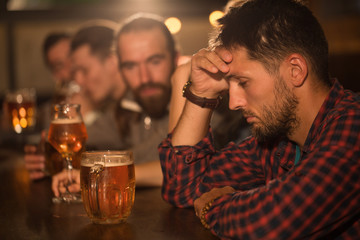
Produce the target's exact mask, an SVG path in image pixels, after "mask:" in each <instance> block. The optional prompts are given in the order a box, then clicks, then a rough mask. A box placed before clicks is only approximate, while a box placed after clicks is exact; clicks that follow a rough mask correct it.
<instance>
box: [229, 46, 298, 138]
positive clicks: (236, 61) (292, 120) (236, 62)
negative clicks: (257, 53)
mask: <svg viewBox="0 0 360 240" xmlns="http://www.w3.org/2000/svg"><path fill="white" fill-rule="evenodd" d="M231 52H232V54H233V61H232V62H231V63H230V64H229V66H230V72H229V73H228V74H227V79H228V80H229V95H230V99H229V107H230V108H231V109H233V110H241V111H242V112H243V115H244V117H245V118H246V120H247V122H248V123H249V124H250V125H251V130H252V133H253V135H254V136H255V137H256V138H257V139H258V140H259V141H260V142H265V141H270V140H272V139H276V138H278V137H281V136H288V137H289V136H290V135H291V134H292V132H293V131H294V129H295V128H296V127H297V126H298V124H299V121H298V118H297V116H296V110H297V105H298V100H297V98H296V96H295V95H294V94H293V92H292V91H291V90H290V88H289V87H288V86H287V84H286V80H285V79H284V78H283V77H282V70H281V67H280V71H279V74H277V75H278V76H273V75H270V74H269V73H268V72H267V71H266V70H265V68H264V67H263V65H262V64H261V63H260V62H258V61H254V60H250V59H249V58H248V56H247V52H246V50H245V49H244V48H242V47H237V48H235V49H232V50H231Z"/></svg>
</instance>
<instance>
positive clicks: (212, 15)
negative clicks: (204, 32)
mask: <svg viewBox="0 0 360 240" xmlns="http://www.w3.org/2000/svg"><path fill="white" fill-rule="evenodd" d="M222 16H224V13H223V12H222V11H218V10H217V11H213V12H212V13H210V15H209V22H210V24H211V25H212V26H214V27H217V26H218V23H217V20H218V19H219V18H221V17H222Z"/></svg>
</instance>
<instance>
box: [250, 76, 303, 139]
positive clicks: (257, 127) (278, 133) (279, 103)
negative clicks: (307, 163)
mask: <svg viewBox="0 0 360 240" xmlns="http://www.w3.org/2000/svg"><path fill="white" fill-rule="evenodd" d="M274 95H275V101H274V103H273V104H272V105H264V106H263V108H262V115H261V119H260V118H258V119H259V120H260V122H259V123H255V124H252V126H251V132H252V134H253V136H254V137H255V138H256V139H257V140H258V141H259V142H260V143H265V142H271V141H274V140H277V139H279V138H283V137H286V136H290V135H291V134H292V133H293V131H294V130H295V129H296V127H298V125H299V120H298V118H297V116H296V109H297V106H298V104H299V101H298V99H297V97H296V96H295V95H294V94H293V93H292V92H291V91H290V89H289V88H288V87H287V86H286V85H285V82H284V80H283V79H281V78H280V79H276V83H275V87H274ZM244 115H250V116H255V115H254V114H253V113H251V112H247V111H244Z"/></svg>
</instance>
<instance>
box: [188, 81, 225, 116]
mask: <svg viewBox="0 0 360 240" xmlns="http://www.w3.org/2000/svg"><path fill="white" fill-rule="evenodd" d="M190 85H191V81H190V80H188V81H187V82H186V83H185V85H184V87H183V90H182V92H183V97H185V98H186V99H187V100H189V101H190V102H192V103H194V104H196V105H198V106H200V107H202V108H210V109H215V108H217V106H219V103H220V99H221V97H220V96H219V97H217V98H205V97H199V96H196V95H195V94H193V93H192V92H191V91H190Z"/></svg>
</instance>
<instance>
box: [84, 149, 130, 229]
mask: <svg viewBox="0 0 360 240" xmlns="http://www.w3.org/2000/svg"><path fill="white" fill-rule="evenodd" d="M80 185H81V195H82V200H83V204H84V207H85V210H86V212H87V214H88V216H89V218H90V219H91V221H92V222H94V223H99V224H115V223H120V222H123V221H125V220H126V219H127V217H128V216H129V215H130V212H131V209H132V206H133V204H134V199H135V170H134V160H133V154H132V152H131V151H92V152H85V153H83V154H82V159H81V170H80Z"/></svg>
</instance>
